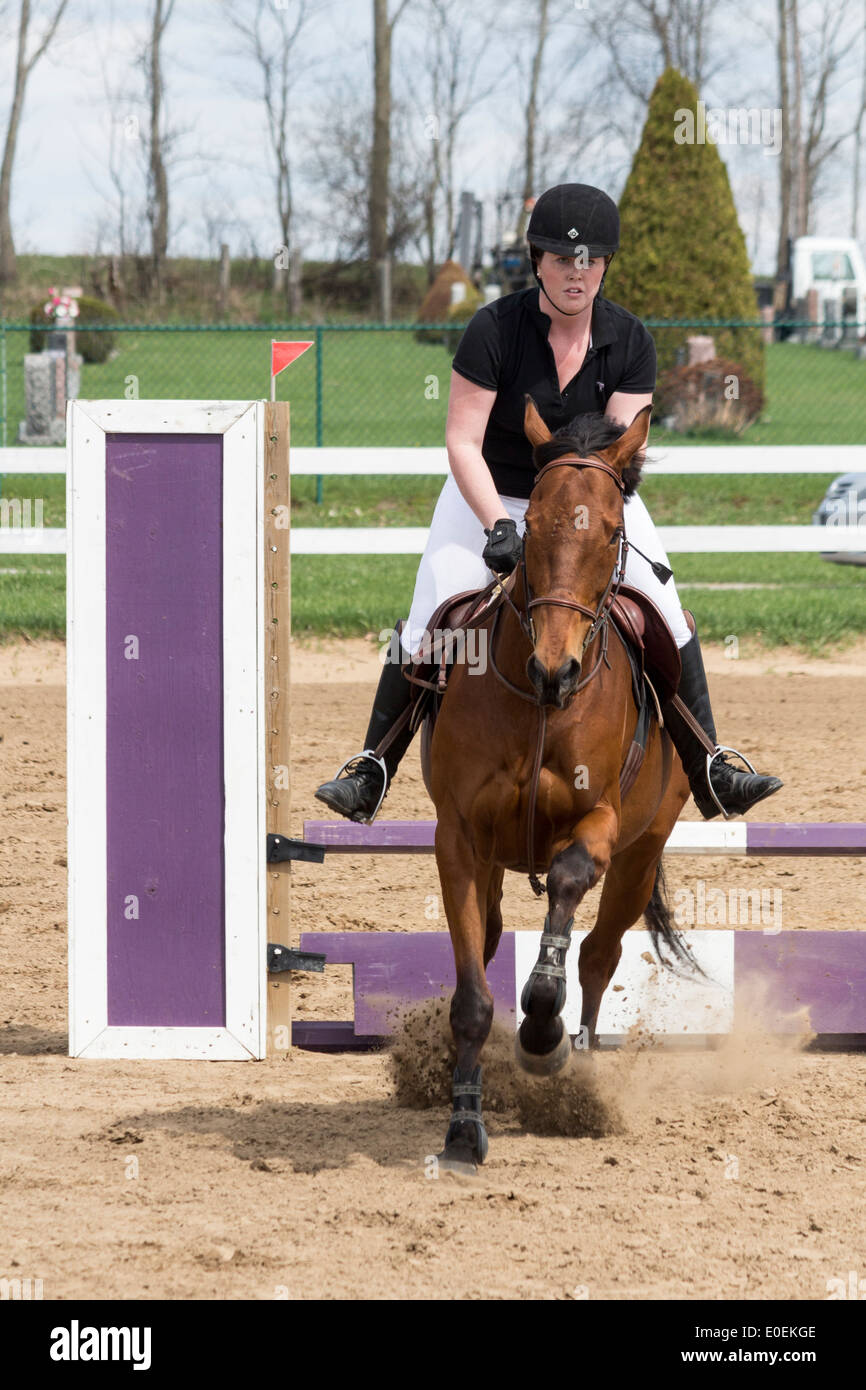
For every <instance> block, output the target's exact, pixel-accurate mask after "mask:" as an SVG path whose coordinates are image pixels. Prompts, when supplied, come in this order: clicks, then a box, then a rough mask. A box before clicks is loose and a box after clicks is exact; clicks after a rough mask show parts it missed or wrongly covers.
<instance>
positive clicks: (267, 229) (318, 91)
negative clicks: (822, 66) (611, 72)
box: [0, 0, 866, 271]
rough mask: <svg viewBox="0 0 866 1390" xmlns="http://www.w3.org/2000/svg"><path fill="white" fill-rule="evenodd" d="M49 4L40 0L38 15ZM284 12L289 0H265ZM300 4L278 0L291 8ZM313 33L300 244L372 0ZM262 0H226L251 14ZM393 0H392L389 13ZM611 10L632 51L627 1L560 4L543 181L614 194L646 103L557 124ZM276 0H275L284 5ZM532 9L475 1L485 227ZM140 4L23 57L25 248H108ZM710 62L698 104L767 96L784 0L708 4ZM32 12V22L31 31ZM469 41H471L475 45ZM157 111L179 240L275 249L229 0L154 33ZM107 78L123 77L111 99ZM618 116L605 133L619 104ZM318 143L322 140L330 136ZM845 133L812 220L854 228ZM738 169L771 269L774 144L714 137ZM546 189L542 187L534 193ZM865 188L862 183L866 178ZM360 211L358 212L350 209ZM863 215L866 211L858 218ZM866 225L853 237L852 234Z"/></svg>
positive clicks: (368, 28)
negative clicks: (168, 156) (559, 129)
mask: <svg viewBox="0 0 866 1390" xmlns="http://www.w3.org/2000/svg"><path fill="white" fill-rule="evenodd" d="M51 2H52V0H33V3H34V9H35V11H36V15H37V18H38V17H40V16H43V15H44V14H45V13H46V12H47V11H48V9H49V7H50V4H51ZM270 3H272V4H273V5H274V6H275V7H276V8H280V7H281V6H283V0H270ZM295 3H296V0H285V4H286V5H287V6H288V8H289V9H290V10H291V9H292V8H293V7H294V5H295ZM311 3H312V5H313V9H314V11H315V13H314V17H313V19H312V21H311V22H310V23H309V25H308V27H307V29H306V30H305V34H304V40H303V45H302V48H301V50H300V53H299V62H298V73H297V84H296V87H295V96H294V120H293V132H295V135H294V150H293V154H294V158H295V162H296V170H297V172H296V178H295V199H296V209H297V214H298V226H299V228H301V229H303V230H302V235H301V239H302V241H303V242H304V244H305V245H306V246H307V248H308V254H310V255H316V254H329V253H332V252H333V251H334V249H335V247H334V246H333V245H328V232H327V226H328V223H327V208H326V207H325V206H324V203H323V198H322V189H321V187H320V186H317V183H316V180H315V177H314V176H313V175H312V174H311V172H310V154H311V146H312V144H313V143H314V142H316V143H317V144H318V145H319V147H320V153H321V150H322V148H324V149H325V153H326V154H327V149H326V140H325V138H324V137H323V135H322V127H323V123H324V121H325V113H326V111H328V110H330V111H333V110H334V108H335V105H336V106H337V107H339V106H340V105H341V104H342V105H343V106H344V107H345V109H346V111H351V110H352V109H353V103H354V102H356V101H357V102H361V103H363V102H364V101H365V100H367V99H368V94H369V92H370V83H371V34H372V17H371V11H372V5H371V3H370V0H321V2H320V3H318V4H316V3H315V0H311ZM835 3H836V7H837V8H838V7H839V5H840V4H841V6H842V8H843V9H844V11H845V24H846V27H847V32H848V34H849V36H850V42H849V43H848V44H847V51H846V54H845V57H844V60H843V62H842V65H841V67H840V69H839V72H838V73H837V74H836V76H835V78H834V83H833V85H834V97H833V101H832V104H831V109H830V121H829V125H830V128H831V129H833V130H837V129H838V130H842V129H847V128H848V127H850V124H851V122H852V120H853V113H854V110H855V109H856V105H857V102H858V100H859V90H860V85H859V84H860V81H861V77H860V74H861V71H862V66H863V57H862V46H861V45H860V33H861V31H862V25H863V12H864V0H835ZM255 4H256V0H236V8H237V9H238V10H239V11H240V12H242V13H248V14H252V13H253V12H254V10H255ZM395 5H396V0H391V8H392V11H393V9H394V7H395ZM590 6H592V7H593V8H592V12H593V13H594V14H595V15H597V16H600V17H601V18H605V16H607V15H609V17H610V23H611V26H612V29H613V30H615V31H616V32H617V34H618V36H619V38H620V40H621V44H622V48H621V52H622V56H623V58H624V59H626V60H629V59H632V60H633V59H635V56H636V55H637V54H639V52H640V51H641V48H640V41H639V38H638V36H637V35H636V34H630V33H629V32H628V31H627V30H624V28H623V26H622V25H621V23H619V17H620V16H621V5H620V4H619V3H618V0H574V3H573V5H571V6H569V5H568V4H567V3H563V4H562V5H561V11H560V12H561V13H562V14H563V16H564V18H563V21H562V23H561V24H560V26H559V27H558V28H557V30H556V31H555V35H554V37H553V38H552V40H551V42H550V44H549V46H548V54H547V60H546V66H545V81H544V84H543V85H544V91H545V110H544V117H543V119H544V121H545V123H546V124H547V125H548V127H550V128H555V127H556V126H557V124H559V125H561V126H563V125H564V128H565V129H573V132H574V133H573V135H572V136H571V137H568V136H567V137H566V143H565V144H564V145H560V146H559V147H558V152H557V153H555V154H554V155H553V156H552V158H551V160H550V161H549V164H548V166H547V168H546V170H545V171H544V172H545V173H546V175H548V177H547V178H546V180H545V181H546V182H555V181H557V180H559V179H562V178H570V179H577V180H581V181H584V182H597V183H599V184H601V185H602V186H604V187H606V188H608V189H609V190H610V191H611V192H612V193H613V194H614V195H616V194H618V192H619V191H620V189H621V187H622V183H623V181H624V179H625V176H626V174H627V172H628V167H629V164H630V161H631V157H632V155H633V153H634V150H635V148H636V147H637V144H638V141H639V138H640V128H641V114H640V111H639V109H638V108H637V107H635V108H634V109H633V110H632V109H630V107H629V104H628V103H627V102H626V103H624V102H623V101H622V99H621V97H620V96H618V95H614V96H612V97H611V98H608V104H607V106H606V105H605V98H604V96H603V95H602V96H601V97H596V98H594V100H593V105H592V107H591V109H584V110H583V114H582V117H581V118H580V119H579V120H578V121H575V122H573V124H572V126H571V127H570V126H569V125H568V122H569V120H570V119H571V118H570V117H569V115H568V113H569V112H570V111H571V110H572V108H573V107H574V106H577V107H580V106H581V105H584V107H585V106H586V100H587V94H588V93H590V92H592V91H594V90H595V88H596V86H597V84H598V80H599V77H600V74H601V73H602V71H603V67H604V55H603V53H602V52H601V50H600V49H599V47H598V45H597V44H593V42H592V41H591V38H590V35H589V31H588V28H587V17H588V14H589V12H590ZM283 7H284V6H283ZM527 8H528V7H527V6H521V5H517V4H511V3H510V0H501V3H500V4H498V5H493V6H492V7H489V11H490V14H491V15H492V16H493V17H494V19H495V21H496V22H494V23H488V25H487V28H486V31H482V32H481V33H479V31H478V30H477V29H475V30H473V29H472V27H471V18H472V14H473V6H472V5H469V4H467V6H466V14H467V33H466V43H467V51H469V50H470V49H471V51H473V52H474V51H476V49H477V50H478V51H480V53H481V58H480V62H479V68H478V76H477V84H478V88H479V90H482V89H483V90H487V89H488V88H489V89H490V92H489V95H488V96H487V97H486V98H485V99H484V100H483V101H481V102H479V104H478V105H477V106H476V107H475V109H474V110H473V111H472V112H471V113H470V115H469V116H468V117H467V121H466V126H465V138H464V139H463V140H462V142H461V147H460V150H459V155H458V160H457V168H458V175H459V177H458V183H459V185H460V186H461V187H465V188H471V189H472V190H473V191H474V192H475V193H476V195H477V196H480V197H481V198H482V199H483V200H484V202H485V210H486V215H487V224H486V240H488V241H490V240H491V239H492V237H493V233H494V226H495V212H494V209H495V199H496V196H497V194H499V193H501V192H502V191H503V190H504V189H506V188H508V187H509V186H510V187H511V188H515V187H516V180H517V174H518V169H519V162H520V138H521V118H520V101H519V90H520V72H519V65H520V63H521V62H523V63H525V55H526V52H527V44H526V40H525V38H521V34H520V31H519V22H520V20H519V16H520V12H521V10H523V11H524V12H525V10H526V9H527ZM801 9H802V10H803V12H804V14H805V17H806V18H805V22H806V23H807V24H809V23H811V24H812V26H813V29H814V28H815V27H816V26H817V24H818V21H819V17H820V12H821V3H820V0H816V3H815V4H812V3H811V0H802V4H801ZM17 10H18V0H5V6H4V4H3V0H0V119H2V121H3V126H2V127H0V129H2V130H4V131H5V115H6V110H5V108H6V106H7V103H8V99H9V93H10V90H11V77H12V71H13V58H14V33H15V25H16V15H17ZM149 11H150V0H124V3H120V0H69V10H68V16H67V17H66V18H65V20H64V25H63V28H62V30H61V32H60V34H59V36H58V39H57V40H56V42H55V45H54V47H53V49H52V51H51V53H50V54H49V56H48V57H47V58H45V59H44V60H43V61H42V62H41V63H40V65H39V66H38V67H37V69H36V70H35V72H34V75H33V77H32V78H31V82H30V85H29V87H28V94H27V104H26V108H25V114H24V121H23V126H22V130H21V135H20V139H19V146H18V157H17V163H16V176H15V182H14V188H13V209H12V211H13V226H14V231H15V236H16V245H17V249H18V250H19V251H20V252H36V251H40V252H46V253H55V254H61V253H71V252H90V251H93V250H95V249H97V248H98V247H101V248H102V249H106V248H107V246H108V243H109V242H110V239H111V237H110V232H109V229H110V228H111V227H112V226H113V225H114V219H113V213H112V211H111V188H110V182H109V179H108V177H107V172H106V165H107V158H108V150H109V146H110V142H111V137H112V130H114V135H115V139H116V140H117V138H118V136H122V140H121V142H120V144H119V148H120V150H121V151H122V157H123V159H124V161H126V168H127V173H128V174H132V172H133V171H134V168H135V161H136V160H137V158H138V157H139V156H140V145H138V144H137V141H136V120H141V118H142V116H143V112H144V108H143V106H142V105H141V74H140V70H139V69H138V68H137V67H136V62H135V56H136V53H137V52H138V51H140V50H141V48H142V47H143V45H144V42H145V38H146V33H147V27H148V26H147V16H148V14H149ZM714 11H715V14H716V18H717V21H718V33H719V37H718V39H717V41H716V45H717V51H718V56H719V60H720V63H721V69H720V71H719V72H718V73H717V74H716V75H715V76H714V77H713V78H711V79H710V81H709V82H708V84H707V87H706V90H705V92H704V93H703V94H702V95H703V96H704V98H705V100H706V104H707V105H708V106H719V107H733V106H742V105H746V106H752V105H756V106H762V107H763V106H766V107H769V108H772V107H774V106H775V105H776V94H775V55H774V49H773V42H772V34H773V31H774V26H775V12H776V3H775V0H754V2H753V3H746V0H718V3H717V4H716V5H715V6H714ZM38 27H39V26H38V24H36V25H35V28H36V30H37V31H38ZM427 40H428V31H427V29H426V27H425V23H424V18H423V0H410V4H409V7H408V8H407V10H406V12H405V14H404V15H403V16H402V17H401V19H400V21H399V24H398V26H397V28H396V31H395V48H394V72H393V77H394V89H395V96H396V97H397V99H398V100H400V101H402V103H403V107H404V110H405V112H406V120H407V121H408V123H409V125H410V126H411V125H412V124H413V123H414V124H415V125H416V126H417V130H418V131H421V130H422V128H423V125H424V121H425V119H426V118H427V117H428V116H429V113H430V102H429V99H428V98H427V96H426V94H425V91H424V84H423V54H424V47H425V42H427ZM473 45H475V47H472V46H473ZM164 54H165V81H166V92H167V108H168V116H169V120H170V123H171V125H172V126H173V127H175V128H177V129H178V130H179V132H180V133H179V135H178V137H177V142H176V162H175V164H174V167H173V171H172V238H171V245H170V253H171V254H191V255H201V254H209V253H213V250H214V247H215V245H217V244H218V243H219V241H220V240H227V241H228V242H229V243H230V245H231V247H232V251H233V252H235V253H238V254H244V253H245V252H247V251H248V250H249V249H250V247H251V246H255V247H256V248H257V249H258V251H259V253H260V254H265V255H268V254H271V250H272V246H273V245H274V244H276V242H277V241H278V240H279V238H278V237H277V236H276V232H275V220H274V217H273V215H272V212H271V204H272V194H271V180H270V172H269V164H268V157H267V150H266V143H265V140H264V135H263V119H262V108H261V103H260V100H259V98H258V76H257V70H256V68H255V65H254V64H253V63H252V62H251V61H250V60H248V59H247V58H246V57H245V56H244V54H243V52H242V51H241V48H240V45H239V41H238V39H237V38H236V36H234V35H233V33H232V31H231V29H230V27H229V26H228V24H227V23H226V21H225V18H224V16H223V15H222V7H221V3H220V0H176V4H175V10H174V14H173V16H172V18H171V21H170V24H169V27H168V30H167V33H166V38H165V42H164ZM106 86H108V87H110V88H112V89H113V90H114V93H115V96H114V102H113V111H112V107H111V104H110V103H109V101H108V99H107V97H106ZM614 116H615V117H616V121H617V123H618V125H619V130H618V131H612V130H610V129H609V128H608V127H609V121H610V119H612V118H613V117H614ZM323 140H324V145H323ZM851 148H852V145H851V142H850V141H848V142H847V143H846V145H845V146H844V147H843V148H842V149H841V150H840V152H839V155H838V156H837V158H836V160H835V161H834V163H833V165H832V166H831V167H830V168H829V169H828V171H827V176H826V179H825V184H824V189H823V193H822V198H821V202H820V206H819V208H818V214H817V218H816V226H815V231H816V232H819V233H822V232H823V233H827V234H843V235H846V234H848V232H849V227H850V218H851V213H850V209H851V181H852V173H851ZM720 153H721V154H722V156H723V157H724V158H725V160H726V162H727V164H728V168H729V171H730V174H731V180H732V184H733V187H734V192H735V196H736V199H737V206H738V211H739V214H740V220H741V224H742V226H743V230H744V232H745V234H746V238H747V243H748V246H749V251H750V253H751V254H752V257H753V265H754V268H755V270H756V271H767V270H770V269H772V265H773V257H774V251H775V208H776V199H777V172H776V166H777V160H776V159H775V158H773V157H772V156H769V157H768V155H767V154H766V153H765V152H764V150H763V149H762V148H760V147H757V146H748V145H735V146H729V147H721V148H720ZM539 191H541V190H540V189H539ZM864 201H866V194H864ZM364 215H365V210H364V208H363V207H362V206H361V207H359V209H358V216H359V219H363V217H364ZM863 230H866V215H864V217H863V219H862V222H861V231H863ZM861 239H862V238H861Z"/></svg>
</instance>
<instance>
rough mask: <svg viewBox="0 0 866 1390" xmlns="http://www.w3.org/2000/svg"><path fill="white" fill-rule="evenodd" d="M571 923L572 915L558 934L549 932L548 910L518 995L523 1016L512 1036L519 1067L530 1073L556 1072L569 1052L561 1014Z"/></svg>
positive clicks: (537, 1074)
mask: <svg viewBox="0 0 866 1390" xmlns="http://www.w3.org/2000/svg"><path fill="white" fill-rule="evenodd" d="M573 925H574V918H573V917H570V918H569V919H568V921H567V922H566V924H565V926H564V927H563V928H562V932H561V933H560V934H558V935H557V934H555V933H552V932H551V930H550V913H548V914H547V916H546V917H545V919H544V930H543V932H542V933H541V949H540V950H539V953H538V960H537V961H536V962H535V965H534V966H533V967H532V970H531V972H530V975H529V979H528V980H527V981H526V984H525V985H524V986H523V993H522V994H521V996H520V1007H521V1009H522V1010H523V1013H524V1015H525V1017H524V1019H523V1022H522V1023H521V1025H520V1028H519V1030H518V1032H517V1036H516V1037H515V1039H514V1055H515V1057H516V1059H517V1064H518V1066H519V1067H520V1068H521V1070H522V1071H526V1072H529V1073H530V1074H531V1075H532V1076H553V1075H555V1073H556V1072H558V1071H561V1070H562V1068H563V1067H564V1066H565V1064H566V1063H567V1061H568V1059H569V1057H570V1056H571V1038H570V1037H569V1035H568V1033H566V1031H565V1024H564V1023H563V1021H562V1018H561V1014H562V1010H563V1008H564V1006H565V990H566V983H565V982H566V975H565V958H566V955H567V954H568V948H569V946H570V945H571V929H572V926H573Z"/></svg>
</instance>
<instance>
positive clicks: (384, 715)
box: [316, 630, 414, 821]
mask: <svg viewBox="0 0 866 1390" xmlns="http://www.w3.org/2000/svg"><path fill="white" fill-rule="evenodd" d="M399 640H400V639H399V636H398V635H397V634H396V630H395V635H394V636H393V637H392V639H391V647H390V648H389V652H388V657H389V659H388V660H386V662H385V665H384V666H383V667H382V674H381V676H380V677H379V686H378V689H377V691H376V698H375V700H374V701H373V711H372V714H371V715H370V723H369V724H368V726H367V736H366V738H365V740H364V752H365V753H367V752H372V750H373V749H374V748H376V747H377V746H378V744H379V743H381V741H382V739H383V738H384V737H385V735H386V734H387V732H388V730H389V729H390V728H391V726H392V725H393V724H394V722H395V720H396V719H398V718H399V716H400V715H401V714H402V713H403V711H404V710H405V709H406V708H407V706H408V705H409V703H410V700H411V696H412V687H411V686H410V684H409V682H408V681H407V680H406V678H405V676H404V675H403V665H404V664H405V663H403V662H402V661H391V660H390V656H391V651H392V650H395V649H396V650H399V646H397V647H396V648H395V644H399ZM401 655H402V653H401ZM413 737H414V730H412V729H409V728H408V726H406V727H404V728H403V729H401V730H400V732H399V734H398V735H397V737H396V738H395V739H394V742H393V743H391V744H390V745H389V747H388V748H387V749H386V750H385V752H384V754H383V755H382V761H383V762H384V764H385V767H386V768H387V772H388V775H387V777H386V778H385V788H384V794H387V791H388V788H389V787H390V785H391V781H392V778H393V776H394V773H395V772H396V771H397V768H398V766H399V764H400V760H401V758H402V757H403V754H404V753H405V752H406V749H407V748H408V747H409V744H410V743H411V742H412V739H413ZM347 767H348V769H349V770H348V772H347V773H345V775H343V776H339V775H338V776H337V777H335V778H334V779H333V781H331V782H323V783H322V785H321V787H319V789H318V791H317V792H316V799H317V801H323V802H324V803H325V805H326V806H328V807H330V809H331V810H332V811H337V812H339V814H340V815H341V816H347V817H348V818H349V820H354V821H370V820H371V819H372V817H373V815H374V814H375V812H376V809H377V807H378V806H379V804H380V798H382V796H383V789H382V780H383V778H382V768H381V767H380V765H379V763H378V762H376V761H374V760H373V759H372V758H370V757H365V756H364V754H359V755H358V757H357V758H353V759H352V761H351V763H349V764H347Z"/></svg>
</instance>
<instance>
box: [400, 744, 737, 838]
mask: <svg viewBox="0 0 866 1390" xmlns="http://www.w3.org/2000/svg"><path fill="white" fill-rule="evenodd" d="M721 753H733V754H734V755H735V756H736V757H738V758H739V759H740V760H741V761H742V762H744V763H745V764H746V767H747V768H748V769H749V771H750V772H752V773H755V776H757V773H756V772H755V769H754V768H753V767H752V764H751V763H750V762H749V760H748V758H747V757H746V755H745V753H741V752H740V750H739V749H738V748H731V747H730V745H729V744H727V743H720V744H717V746H716V751H715V753H708V754H707V786H708V787H709V790H710V796H711V797H712V798H713V801H714V802H715V803H716V805H717V806H718V808H719V810H720V811H721V813H722V815H723V816H724V818H725V820H733V819H734V818H735V817H736V816H737V815H738V814H739V813H738V812H737V811H726V810H725V808H724V806H723V805H722V803H721V801H720V800H719V798H718V797H717V796H716V793H715V788H714V787H713V782H712V778H711V776H710V769H711V768H712V765H713V763H714V762H715V760H716V758H718V757H719V755H720V754H721ZM383 795H384V793H383ZM377 809H378V808H377Z"/></svg>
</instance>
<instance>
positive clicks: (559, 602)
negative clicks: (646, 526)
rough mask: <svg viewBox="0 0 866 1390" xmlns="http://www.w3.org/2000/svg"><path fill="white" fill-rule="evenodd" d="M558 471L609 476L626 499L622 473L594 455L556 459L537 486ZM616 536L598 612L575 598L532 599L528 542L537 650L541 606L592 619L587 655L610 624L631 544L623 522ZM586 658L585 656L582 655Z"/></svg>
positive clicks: (528, 604) (532, 633)
mask: <svg viewBox="0 0 866 1390" xmlns="http://www.w3.org/2000/svg"><path fill="white" fill-rule="evenodd" d="M554 468H595V469H597V470H598V471H599V472H601V473H606V474H607V475H608V477H609V478H612V479H613V481H614V482H615V483H616V486H617V488H618V489H619V492H620V495H621V496H622V497H623V498H624V497H625V483H624V482H623V480H622V478H621V477H620V475H619V473H617V471H616V469H615V468H611V466H610V464H609V463H605V462H604V460H603V459H600V458H598V457H597V456H596V455H594V454H590V455H589V456H588V457H587V458H578V457H577V456H574V457H570V456H568V455H566V457H565V458H561V459H553V460H552V461H551V462H550V463H546V464H545V465H544V467H543V468H540V469H539V471H538V473H536V475H535V481H536V483H538V481H539V479H541V478H543V477H544V475H545V473H549V472H551V470H552V469H554ZM614 536H616V537H618V540H619V545H618V548H617V556H616V560H615V561H614V565H613V569H612V570H611V572H610V579H609V580H608V581H607V587H606V589H605V591H604V593H603V594H602V596H601V598H600V599H599V601H598V604H597V605H596V607H595V609H592V608H587V606H586V604H583V603H578V602H577V600H576V599H572V598H554V597H552V596H551V597H548V598H530V594H531V592H532V590H531V588H530V585H529V576H528V575H527V573H526V541H525V539H524V543H523V554H522V556H521V564H522V566H523V591H524V594H525V595H526V615H527V618H528V619H529V636H530V639H531V641H532V645H533V647H534V646H535V624H534V623H533V621H532V609H533V608H538V607H540V606H541V604H543V603H544V604H554V605H556V606H557V607H559V608H571V609H573V610H574V612H576V613H581V614H582V615H583V616H584V617H586V618H589V619H591V621H592V626H591V627H590V629H589V631H588V632H587V634H586V637H585V638H584V641H583V651H586V649H587V647H588V646H589V644H590V642H591V641H592V640H593V638H594V637H595V636H596V634H597V633H598V631H599V628H600V627H601V626H602V624H603V623H605V622H606V620H607V613H608V609H609V602H608V600H609V601H610V603H613V600H614V599H615V598H616V594H617V591H618V589H619V586H620V584H621V583H622V575H623V568H624V565H625V557H626V554H627V552H628V541H627V540H626V538H625V527H624V525H623V523H622V522H620V524H619V526H617V528H616V530H615V531H614ZM617 573H618V574H619V579H617V581H616V587H615V588H614V579H615V578H616V575H617ZM582 654H583V653H581V655H582Z"/></svg>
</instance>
